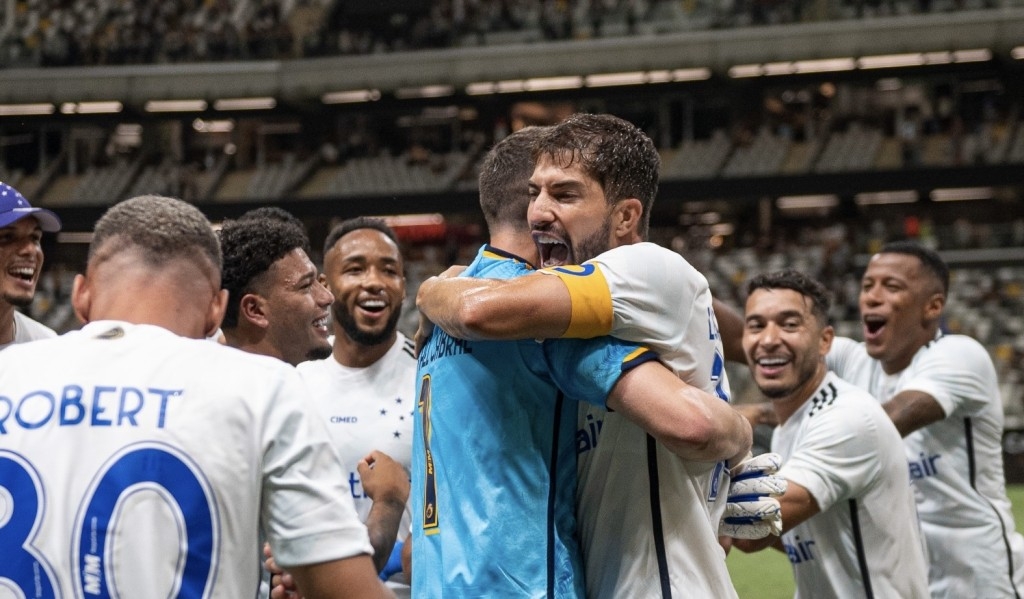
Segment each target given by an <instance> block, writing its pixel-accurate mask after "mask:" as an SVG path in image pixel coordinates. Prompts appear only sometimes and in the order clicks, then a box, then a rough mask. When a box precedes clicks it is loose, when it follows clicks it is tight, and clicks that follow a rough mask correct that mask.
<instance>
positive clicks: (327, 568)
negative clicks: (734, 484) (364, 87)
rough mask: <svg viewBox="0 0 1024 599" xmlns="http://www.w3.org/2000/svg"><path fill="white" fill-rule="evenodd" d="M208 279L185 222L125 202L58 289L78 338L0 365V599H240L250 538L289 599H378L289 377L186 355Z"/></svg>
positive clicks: (193, 213) (213, 248)
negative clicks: (270, 553)
mask: <svg viewBox="0 0 1024 599" xmlns="http://www.w3.org/2000/svg"><path fill="white" fill-rule="evenodd" d="M220 271H221V253H220V246H219V243H218V241H217V237H216V235H215V234H214V232H213V230H212V228H211V227H210V223H209V222H208V221H207V220H206V218H204V217H203V215H202V214H201V213H200V212H199V211H198V210H197V209H196V208H194V207H193V206H191V205H189V204H187V203H185V202H181V201H179V200H174V199H170V198H163V197H158V196H142V197H138V198H133V199H130V200H127V201H125V202H122V203H120V204H117V205H115V206H114V207H112V208H111V209H109V210H108V211H107V212H106V214H105V215H104V216H103V217H102V218H101V219H100V220H99V222H98V223H97V225H96V228H95V234H94V237H93V241H92V244H91V246H90V249H89V258H88V264H87V268H86V272H85V274H84V275H78V276H77V277H76V279H75V285H74V289H73V291H72V305H73V307H74V310H75V312H76V314H77V315H78V316H79V318H81V319H82V321H83V322H84V323H85V326H84V328H83V329H81V330H80V331H75V332H72V333H69V334H67V335H64V336H63V337H58V338H55V339H47V340H41V341H37V342H34V343H27V344H21V345H17V346H14V347H12V348H9V349H7V350H5V351H4V352H3V353H2V354H0V389H3V395H2V397H0V437H2V438H3V444H2V449H0V481H2V482H0V484H2V486H3V488H4V493H3V494H2V496H5V497H7V507H8V510H7V513H6V518H5V519H4V520H3V523H2V525H0V537H2V538H0V546H2V547H3V554H4V557H3V560H0V577H2V578H3V579H4V580H5V582H6V584H7V585H8V586H10V585H13V586H14V587H15V588H16V589H20V590H15V594H16V595H17V594H23V595H25V596H33V597H34V596H50V597H52V596H58V597H59V596H71V595H83V594H95V595H100V594H103V595H110V596H115V595H116V596H124V597H143V596H147V597H148V596H167V595H177V594H180V595H183V596H196V597H199V596H204V597H224V598H236V597H252V596H254V595H255V593H256V587H257V583H258V577H257V576H256V567H255V566H256V564H254V563H253V559H252V552H253V549H254V548H255V547H256V546H257V531H258V530H259V529H260V528H262V529H263V530H264V531H265V532H266V534H267V536H268V538H269V539H270V542H271V543H272V544H273V545H274V547H275V549H276V551H277V558H278V560H279V561H280V562H282V563H283V564H284V565H286V566H288V567H289V568H290V569H291V571H292V573H293V575H294V576H295V579H296V580H297V581H298V585H299V589H300V590H301V591H302V592H303V593H304V594H305V596H306V597H308V598H313V597H385V596H389V595H390V593H388V591H387V589H385V588H384V587H383V585H382V584H381V582H380V581H379V580H378V579H377V577H376V574H375V572H374V570H373V564H372V561H371V559H370V556H369V553H370V551H371V548H370V544H369V542H368V539H367V535H366V529H365V527H364V526H363V525H362V523H360V522H359V520H358V519H357V517H356V515H355V510H354V508H353V506H352V502H351V499H350V498H349V497H348V493H347V490H346V489H345V488H344V481H343V469H342V467H341V464H340V463H339V461H338V459H337V456H336V455H335V454H334V451H333V449H332V448H331V446H330V441H329V440H328V438H327V433H326V431H324V428H323V425H322V424H321V423H319V422H317V421H316V418H315V417H314V416H313V414H312V413H311V411H310V409H309V408H308V407H307V406H306V403H305V397H306V395H307V393H308V392H307V390H306V388H305V385H304V383H303V382H302V380H301V378H300V377H299V375H298V374H297V373H296V372H295V371H294V369H293V368H291V367H290V366H288V365H286V364H283V363H282V362H280V361H279V360H275V359H270V358H267V357H263V356H256V355H251V354H246V353H243V352H238V351H236V350H234V349H230V348H226V347H223V346H221V345H219V344H215V343H209V342H207V341H205V340H204V337H205V336H207V335H209V334H210V333H211V332H212V331H214V330H215V329H216V328H217V326H218V325H219V324H220V320H221V317H222V315H223V312H224V308H225V305H226V301H227V293H226V292H224V291H223V290H222V289H221V281H220ZM40 365H45V376H42V375H41V374H40V372H41V371H40V367H41V366H40Z"/></svg>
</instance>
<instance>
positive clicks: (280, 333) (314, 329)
mask: <svg viewBox="0 0 1024 599" xmlns="http://www.w3.org/2000/svg"><path fill="white" fill-rule="evenodd" d="M219 237H220V242H221V248H222V250H223V253H224V274H223V281H222V285H223V286H224V289H226V290H227V291H228V294H229V296H228V307H227V310H226V311H225V313H224V323H223V324H222V325H221V329H222V331H223V333H224V338H225V340H226V342H227V344H228V345H230V346H231V347H236V348H238V349H241V350H243V351H248V352H251V353H256V354H262V355H265V356H272V357H275V358H278V359H281V360H284V361H285V362H287V363H289V364H291V365H292V366H296V365H298V364H299V363H300V362H303V361H305V360H317V359H321V358H324V357H327V356H329V355H330V352H331V345H330V343H329V342H328V341H327V334H328V323H329V321H330V312H329V310H328V308H329V307H330V305H331V302H333V301H334V297H333V296H332V295H331V292H330V291H328V290H327V288H325V287H324V286H323V285H322V284H321V283H320V281H319V279H318V278H317V269H316V266H314V265H313V262H312V261H310V259H309V256H308V255H307V253H306V251H305V249H304V248H306V247H307V246H308V245H309V241H308V239H307V238H306V233H305V232H304V231H303V230H302V229H300V228H298V227H297V226H296V225H293V224H291V223H288V222H286V221H283V220H279V219H270V218H247V219H244V220H243V219H240V220H235V221H227V222H226V223H224V226H223V227H222V228H221V230H220V232H219Z"/></svg>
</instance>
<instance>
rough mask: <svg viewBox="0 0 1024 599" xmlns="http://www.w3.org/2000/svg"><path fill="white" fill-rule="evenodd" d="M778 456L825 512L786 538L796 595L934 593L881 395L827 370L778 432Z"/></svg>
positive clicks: (908, 596)
mask: <svg viewBox="0 0 1024 599" xmlns="http://www.w3.org/2000/svg"><path fill="white" fill-rule="evenodd" d="M772 451H774V452H776V453H778V454H779V455H780V456H782V468H781V469H780V471H779V474H781V475H782V476H783V477H785V478H786V479H787V480H789V481H791V482H794V483H797V484H799V485H800V486H802V487H804V488H806V489H807V491H808V492H809V493H810V494H811V496H812V497H814V499H815V501H817V503H818V507H819V508H820V509H821V512H819V513H818V514H816V515H814V516H812V517H811V518H809V519H808V520H806V521H804V522H803V523H801V524H799V525H798V526H796V527H794V528H793V529H791V530H789V531H787V532H786V533H785V534H783V535H782V544H783V546H784V547H785V550H786V554H787V555H788V556H789V561H790V563H791V564H792V565H793V575H794V578H795V579H796V591H797V592H796V597H813V598H815V599H818V598H822V599H829V598H834V599H847V598H849V597H899V598H900V599H915V598H920V599H924V598H926V597H928V566H927V564H926V562H925V548H924V544H923V542H922V537H921V531H920V528H919V525H918V521H917V515H916V512H915V506H914V494H913V491H911V489H910V477H909V476H908V474H907V468H906V461H905V460H904V457H903V444H902V442H901V439H900V434H899V432H898V431H897V430H896V427H895V426H894V425H893V423H892V421H891V420H890V419H889V417H888V416H887V415H886V413H885V410H883V409H882V407H881V406H880V405H879V404H878V402H877V401H875V400H874V398H872V397H871V396H870V395H868V394H867V393H866V392H865V391H863V390H861V389H859V388H857V387H854V386H853V385H851V384H849V383H847V382H845V381H843V380H841V379H840V378H839V377H837V376H836V375H835V374H834V373H831V372H829V373H828V374H827V375H826V376H825V379H824V381H822V384H821V386H819V387H818V389H816V390H815V391H814V393H813V394H812V395H811V397H810V398H809V399H808V400H807V401H806V402H805V403H804V404H803V405H802V406H801V407H800V408H799V409H797V411H796V412H795V413H794V414H793V415H792V416H790V418H789V419H788V420H787V421H786V422H785V423H784V424H782V425H780V426H779V427H778V428H777V429H776V431H775V435H774V437H773V438H772Z"/></svg>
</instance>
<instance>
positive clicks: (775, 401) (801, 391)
mask: <svg viewBox="0 0 1024 599" xmlns="http://www.w3.org/2000/svg"><path fill="white" fill-rule="evenodd" d="M826 374H828V370H826V369H825V368H824V363H823V364H822V365H821V366H820V367H819V368H818V370H817V371H816V372H815V373H814V376H812V377H811V378H809V379H807V380H806V381H804V382H803V383H802V384H800V386H798V387H797V388H796V389H794V390H793V391H792V392H791V393H789V394H788V395H786V396H785V397H778V398H772V408H773V409H774V410H775V417H776V418H777V419H778V420H779V424H780V425H781V424H785V423H786V421H787V420H789V418H790V416H792V415H793V414H794V413H796V411H797V410H799V409H800V407H801V406H803V405H804V404H805V403H807V401H808V400H810V399H811V397H813V396H814V392H815V391H817V390H818V387H820V386H821V383H822V381H824V380H825V375H826Z"/></svg>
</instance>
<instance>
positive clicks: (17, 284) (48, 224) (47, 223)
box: [0, 183, 60, 350]
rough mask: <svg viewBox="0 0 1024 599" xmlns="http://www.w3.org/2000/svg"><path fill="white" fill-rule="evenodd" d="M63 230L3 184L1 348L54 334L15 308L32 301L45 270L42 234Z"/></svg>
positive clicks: (51, 217)
mask: <svg viewBox="0 0 1024 599" xmlns="http://www.w3.org/2000/svg"><path fill="white" fill-rule="evenodd" d="M57 231H60V219H59V218H57V215H56V214H54V213H53V212H50V211H49V210H46V209H44V208H33V207H32V206H31V205H30V204H29V203H28V200H26V199H25V197H24V196H22V195H21V194H20V193H18V190H17V189H14V188H13V187H11V186H10V185H7V184H6V183H0V263H2V265H3V269H4V270H3V274H2V276H3V283H2V288H0V350H2V349H4V348H6V347H8V346H10V345H12V344H14V343H24V342H26V341H34V340H36V339H47V338H49V337H55V336H56V335H57V333H55V332H54V331H53V330H52V329H50V328H49V327H47V326H45V325H43V324H40V323H38V322H36V321H35V320H32V319H31V318H29V317H28V316H26V315H24V314H22V313H21V312H20V311H18V310H17V309H16V308H25V307H27V306H29V305H30V304H31V303H32V298H33V297H35V294H36V284H37V283H38V282H39V275H40V273H42V271H43V248H42V247H41V246H40V241H41V240H42V238H43V233H44V232H45V233H55V232H57Z"/></svg>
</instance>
